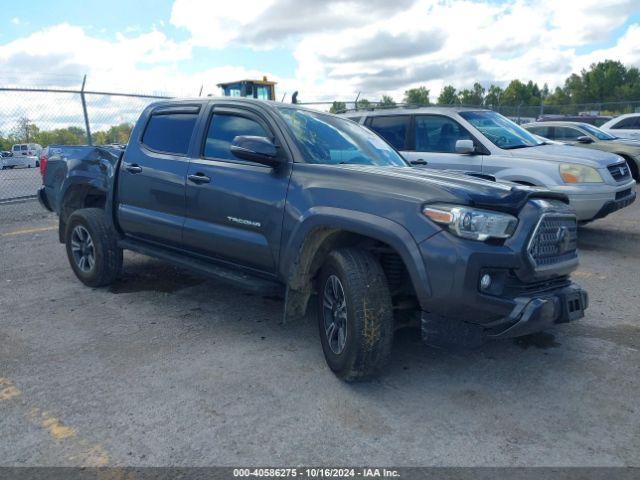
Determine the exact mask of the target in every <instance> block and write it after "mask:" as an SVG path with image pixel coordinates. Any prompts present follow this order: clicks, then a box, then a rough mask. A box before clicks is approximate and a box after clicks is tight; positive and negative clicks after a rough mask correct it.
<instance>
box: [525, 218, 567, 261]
mask: <svg viewBox="0 0 640 480" xmlns="http://www.w3.org/2000/svg"><path fill="white" fill-rule="evenodd" d="M577 248H578V223H577V221H576V217H575V216H573V215H555V214H544V215H543V216H542V217H541V218H540V221H538V225H537V226H536V229H535V231H534V233H533V236H532V237H531V240H530V241H529V245H528V247H527V252H528V253H529V257H530V258H531V261H532V262H533V266H534V267H535V268H536V269H545V268H547V267H552V266H554V265H556V264H559V263H564V262H567V261H571V260H574V259H576V258H577V257H578V252H577Z"/></svg>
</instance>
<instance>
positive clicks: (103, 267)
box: [65, 208, 122, 287]
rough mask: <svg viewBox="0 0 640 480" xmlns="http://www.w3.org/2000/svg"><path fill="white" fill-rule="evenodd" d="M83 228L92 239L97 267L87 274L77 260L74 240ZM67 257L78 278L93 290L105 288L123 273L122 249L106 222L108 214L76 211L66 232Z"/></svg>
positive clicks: (88, 210) (93, 211) (95, 209)
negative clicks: (74, 235) (78, 228)
mask: <svg viewBox="0 0 640 480" xmlns="http://www.w3.org/2000/svg"><path fill="white" fill-rule="evenodd" d="M78 226H80V227H83V228H84V229H85V230H86V231H87V232H88V233H89V235H90V236H91V239H92V241H93V250H94V259H95V261H94V263H93V266H92V267H91V268H90V269H89V270H88V271H83V270H82V269H81V267H80V266H79V265H78V262H77V261H76V259H75V258H74V254H73V251H72V236H73V232H74V229H75V228H76V227H78ZM65 244H66V250H67V257H68V259H69V263H70V264H71V268H72V269H73V272H74V273H75V274H76V277H78V279H79V280H80V281H81V282H82V283H84V284H85V285H87V286H89V287H104V286H106V285H110V284H111V283H113V282H114V281H115V280H116V279H117V278H118V276H119V275H120V272H121V270H122V249H121V248H119V247H118V241H117V235H116V233H115V232H114V231H113V229H112V227H111V226H110V225H109V223H108V222H107V219H106V218H105V212H104V210H101V209H99V208H83V209H81V210H76V211H75V212H73V213H72V214H71V216H70V217H69V219H68V220H67V225H66V230H65Z"/></svg>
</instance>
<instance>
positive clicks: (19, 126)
mask: <svg viewBox="0 0 640 480" xmlns="http://www.w3.org/2000/svg"><path fill="white" fill-rule="evenodd" d="M38 132H39V128H38V127H37V126H36V125H35V124H33V123H31V120H29V119H28V118H27V117H21V118H19V119H18V121H17V122H16V127H15V129H14V132H13V134H14V137H15V139H16V140H17V142H16V143H22V142H24V143H29V142H34V141H35V140H34V137H35V136H36V135H37V134H38Z"/></svg>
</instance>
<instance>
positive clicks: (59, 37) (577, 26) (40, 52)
mask: <svg viewBox="0 0 640 480" xmlns="http://www.w3.org/2000/svg"><path fill="white" fill-rule="evenodd" d="M1 3H2V4H3V8H2V12H3V14H4V15H3V16H2V20H0V25H1V26H0V85H15V84H22V85H28V86H43V85H46V86H62V87H68V86H76V85H78V83H79V82H80V79H81V77H82V75H83V74H85V73H86V74H88V79H89V80H88V82H89V86H90V87H91V88H93V89H107V90H118V91H135V92H145V93H151V92H166V93H170V94H176V95H197V93H198V91H199V90H200V86H201V85H204V92H205V93H218V90H217V88H216V87H215V85H216V83H218V82H221V81H227V80H235V79H238V78H240V77H261V76H262V75H267V76H269V77H270V78H273V79H275V80H277V81H278V82H279V84H278V95H279V97H281V96H282V95H285V93H286V94H287V96H289V95H290V94H291V92H292V91H294V90H299V91H300V98H301V99H302V100H303V101H304V100H306V101H311V100H328V99H344V100H346V99H352V98H353V97H354V96H355V95H356V93H357V92H362V96H363V97H367V98H369V99H371V100H376V99H378V98H379V96H380V95H381V94H383V93H387V94H391V95H392V96H394V97H395V98H396V99H398V100H400V99H401V97H402V92H403V91H404V90H406V89H407V88H410V87H413V86H418V85H426V86H427V87H429V88H430V89H431V91H432V97H435V96H436V95H437V93H438V92H439V90H440V89H441V87H442V86H443V85H444V84H453V85H454V86H456V87H459V88H461V87H467V86H470V85H471V84H472V83H473V82H474V81H476V80H478V81H480V82H481V83H483V84H485V85H487V84H488V83H490V82H494V83H499V84H503V83H506V82H508V81H509V80H511V79H513V78H520V79H522V80H529V79H532V80H534V81H536V82H539V83H540V84H542V83H544V82H547V83H548V84H549V85H550V86H551V87H553V86H555V85H558V84H560V83H561V82H562V80H563V79H564V78H565V77H566V76H567V75H568V74H570V73H571V72H575V71H579V70H580V69H582V68H584V67H587V66H588V65H589V64H590V63H592V62H594V61H598V60H603V59H605V58H613V59H618V60H621V61H622V62H624V63H625V64H627V65H635V66H640V0H580V1H577V0H508V1H453V0H452V1H438V0H393V1H389V0H348V1H347V0H324V1H321V0H258V1H255V0H242V1H238V2H226V1H225V2H223V1H214V0H136V1H131V0H110V1H108V2H105V1H103V0H101V1H94V0H85V1H79V0H75V1H74V0H57V1H55V2H54V1H51V0H50V1H45V0H23V1H21V2H17V1H14V0H1Z"/></svg>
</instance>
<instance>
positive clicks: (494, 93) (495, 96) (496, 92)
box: [484, 85, 504, 107]
mask: <svg viewBox="0 0 640 480" xmlns="http://www.w3.org/2000/svg"><path fill="white" fill-rule="evenodd" d="M503 93H504V91H503V90H502V88H501V87H499V86H498V85H491V86H489V90H488V91H487V94H486V96H485V97H484V103H485V105H490V106H492V107H497V106H499V105H500V101H501V99H502V94H503Z"/></svg>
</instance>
